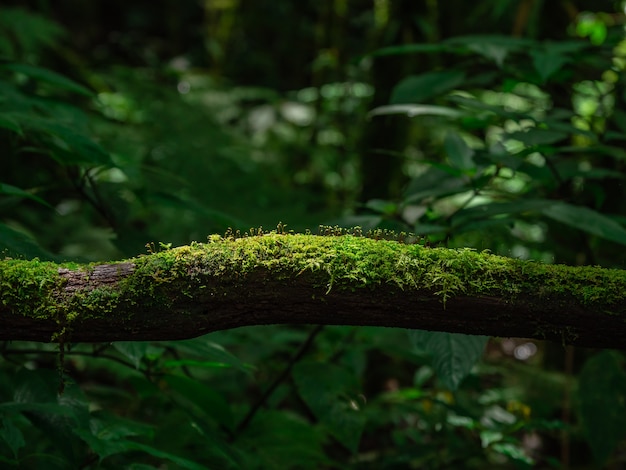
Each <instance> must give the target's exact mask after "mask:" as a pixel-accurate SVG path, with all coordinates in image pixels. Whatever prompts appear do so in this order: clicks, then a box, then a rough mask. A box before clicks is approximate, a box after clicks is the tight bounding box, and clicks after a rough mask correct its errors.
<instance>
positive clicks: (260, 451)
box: [237, 410, 333, 470]
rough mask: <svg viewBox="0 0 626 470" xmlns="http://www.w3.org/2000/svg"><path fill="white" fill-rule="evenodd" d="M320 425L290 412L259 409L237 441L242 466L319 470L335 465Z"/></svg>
mask: <svg viewBox="0 0 626 470" xmlns="http://www.w3.org/2000/svg"><path fill="white" fill-rule="evenodd" d="M324 440H325V439H324V434H323V433H322V432H321V429H320V426H314V425H311V424H310V423H308V422H307V421H306V420H305V419H304V418H303V417H302V416H299V415H296V414H294V413H292V412H290V411H281V410H260V411H259V412H258V413H257V415H256V416H255V417H254V419H253V420H252V422H251V423H250V425H249V426H248V427H247V428H246V429H245V430H244V432H243V433H242V435H241V437H240V438H239V439H238V440H237V444H238V445H239V447H240V448H244V449H245V450H246V452H245V453H244V454H243V455H242V457H243V459H245V460H244V462H243V465H241V468H242V469H243V468H254V469H268V470H282V469H288V468H294V469H295V468H298V469H303V470H317V469H320V468H333V465H329V464H330V463H331V462H329V459H328V458H327V457H326V455H325V453H324V447H323V445H324Z"/></svg>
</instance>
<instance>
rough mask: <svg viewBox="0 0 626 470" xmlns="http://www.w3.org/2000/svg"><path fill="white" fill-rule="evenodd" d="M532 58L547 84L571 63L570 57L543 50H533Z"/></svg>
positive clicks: (531, 52) (542, 79)
mask: <svg viewBox="0 0 626 470" xmlns="http://www.w3.org/2000/svg"><path fill="white" fill-rule="evenodd" d="M530 56H531V57H532V59H533V66H534V67H535V70H536V71H537V73H538V74H539V77H541V82H542V83H545V82H546V81H547V80H548V78H550V77H551V76H552V75H553V74H554V73H555V72H557V71H559V70H560V69H561V68H562V67H563V66H564V65H565V64H567V63H569V62H570V61H571V59H570V58H569V57H567V56H565V55H562V54H559V53H558V52H555V51H547V50H542V49H534V50H531V51H530Z"/></svg>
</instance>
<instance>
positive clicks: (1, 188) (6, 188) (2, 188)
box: [0, 183, 54, 209]
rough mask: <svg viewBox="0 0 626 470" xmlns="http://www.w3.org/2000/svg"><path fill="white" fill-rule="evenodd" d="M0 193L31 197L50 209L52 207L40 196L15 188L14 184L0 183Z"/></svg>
mask: <svg viewBox="0 0 626 470" xmlns="http://www.w3.org/2000/svg"><path fill="white" fill-rule="evenodd" d="M0 194H6V195H7V196H15V197H21V198H27V199H32V200H33V201H36V202H38V203H39V204H42V205H44V206H46V207H48V208H50V209H54V208H53V207H52V206H51V205H50V204H48V203H47V202H46V201H44V200H43V199H41V198H40V197H37V196H35V195H34V194H31V193H29V192H28V191H24V190H23V189H20V188H16V187H15V186H11V185H10V184H4V183H0Z"/></svg>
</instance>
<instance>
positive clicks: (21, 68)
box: [0, 62, 94, 97]
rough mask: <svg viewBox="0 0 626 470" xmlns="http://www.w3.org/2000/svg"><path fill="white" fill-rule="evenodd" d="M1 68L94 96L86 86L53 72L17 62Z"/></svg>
mask: <svg viewBox="0 0 626 470" xmlns="http://www.w3.org/2000/svg"><path fill="white" fill-rule="evenodd" d="M0 68H4V69H7V70H11V71H13V72H17V73H22V74H24V75H26V76H28V77H30V78H33V79H35V80H39V81H41V82H46V83H49V84H50V85H53V86H56V87H57V88H60V89H62V90H66V91H71V92H73V93H78V94H81V95H85V96H89V97H92V96H94V94H93V93H92V92H91V91H90V90H88V89H87V88H85V87H84V86H82V85H79V84H78V83H76V82H75V81H73V80H70V79H69V78H67V77H64V76H63V75H60V74H58V73H56V72H53V71H52V70H48V69H44V68H41V67H35V66H34V65H28V64H22V63H17V62H13V63H8V64H2V65H0Z"/></svg>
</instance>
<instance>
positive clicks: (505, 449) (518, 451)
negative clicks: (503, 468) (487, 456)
mask: <svg viewBox="0 0 626 470" xmlns="http://www.w3.org/2000/svg"><path fill="white" fill-rule="evenodd" d="M491 448H492V449H493V450H495V451H496V452H498V453H499V454H502V455H506V456H507V457H508V458H509V459H511V460H513V461H515V462H517V463H518V465H519V464H521V465H524V467H517V468H532V467H531V466H532V465H533V464H534V463H535V461H534V460H533V458H532V457H529V456H528V455H527V453H526V452H525V451H524V449H523V447H521V446H519V445H515V444H513V443H511V442H498V443H495V444H493V445H492V446H491Z"/></svg>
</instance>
